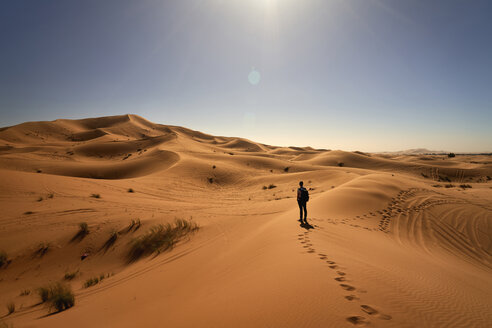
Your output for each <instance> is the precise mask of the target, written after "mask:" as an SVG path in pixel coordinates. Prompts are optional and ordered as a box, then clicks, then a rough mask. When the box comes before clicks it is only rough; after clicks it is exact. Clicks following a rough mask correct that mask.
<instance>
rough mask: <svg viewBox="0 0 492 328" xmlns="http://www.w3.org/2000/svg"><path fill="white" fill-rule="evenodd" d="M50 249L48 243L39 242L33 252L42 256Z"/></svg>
mask: <svg viewBox="0 0 492 328" xmlns="http://www.w3.org/2000/svg"><path fill="white" fill-rule="evenodd" d="M50 249H51V245H50V243H41V244H39V246H38V249H37V250H36V251H35V252H34V255H35V256H39V257H43V256H44V255H46V253H48V251H49V250H50Z"/></svg>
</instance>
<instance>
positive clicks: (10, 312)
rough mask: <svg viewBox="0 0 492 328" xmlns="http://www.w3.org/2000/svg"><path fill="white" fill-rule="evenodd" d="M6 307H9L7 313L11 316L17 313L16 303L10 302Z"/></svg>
mask: <svg viewBox="0 0 492 328" xmlns="http://www.w3.org/2000/svg"><path fill="white" fill-rule="evenodd" d="M6 306H7V311H8V312H9V314H12V313H14V312H15V303H14V302H8V303H7V305H6Z"/></svg>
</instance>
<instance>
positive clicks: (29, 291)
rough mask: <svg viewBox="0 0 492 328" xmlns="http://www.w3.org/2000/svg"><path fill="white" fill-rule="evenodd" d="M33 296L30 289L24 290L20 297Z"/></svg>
mask: <svg viewBox="0 0 492 328" xmlns="http://www.w3.org/2000/svg"><path fill="white" fill-rule="evenodd" d="M30 294H31V290H30V289H23V290H21V292H20V294H19V296H27V295H30Z"/></svg>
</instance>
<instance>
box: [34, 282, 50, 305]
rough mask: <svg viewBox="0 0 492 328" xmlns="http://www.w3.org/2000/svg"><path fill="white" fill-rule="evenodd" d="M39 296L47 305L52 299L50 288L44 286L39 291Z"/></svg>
mask: <svg viewBox="0 0 492 328" xmlns="http://www.w3.org/2000/svg"><path fill="white" fill-rule="evenodd" d="M37 292H38V295H39V297H40V298H41V302H42V303H45V302H47V301H48V300H49V299H50V287H49V286H43V287H39V288H38V289H37Z"/></svg>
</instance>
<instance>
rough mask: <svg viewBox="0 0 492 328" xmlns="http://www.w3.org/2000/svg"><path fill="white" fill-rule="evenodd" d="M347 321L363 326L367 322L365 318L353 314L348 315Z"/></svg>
mask: <svg viewBox="0 0 492 328" xmlns="http://www.w3.org/2000/svg"><path fill="white" fill-rule="evenodd" d="M347 321H348V322H350V323H351V324H354V325H356V326H365V325H367V324H368V323H369V321H367V319H366V318H364V317H361V316H358V315H354V316H352V317H348V318H347Z"/></svg>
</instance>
